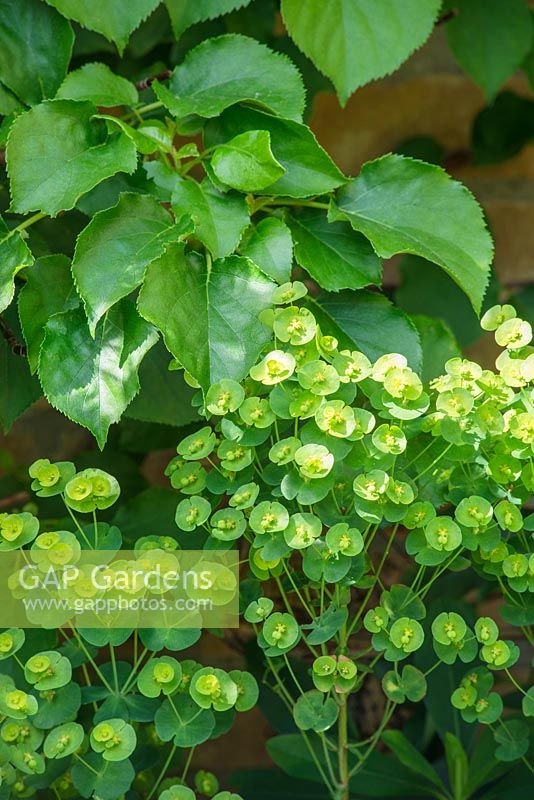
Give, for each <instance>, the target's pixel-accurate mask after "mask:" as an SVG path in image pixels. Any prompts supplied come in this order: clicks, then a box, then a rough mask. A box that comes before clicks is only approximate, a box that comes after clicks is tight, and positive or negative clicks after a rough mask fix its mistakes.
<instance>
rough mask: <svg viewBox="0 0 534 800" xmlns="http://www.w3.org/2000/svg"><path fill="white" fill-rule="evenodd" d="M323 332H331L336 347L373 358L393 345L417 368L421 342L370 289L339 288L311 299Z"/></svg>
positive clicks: (410, 326)
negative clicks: (338, 344) (332, 292)
mask: <svg viewBox="0 0 534 800" xmlns="http://www.w3.org/2000/svg"><path fill="white" fill-rule="evenodd" d="M312 311H313V313H314V314H317V318H318V321H319V324H320V326H321V331H322V333H323V334H328V335H331V336H335V337H336V339H338V340H339V343H340V349H342V348H349V349H350V350H354V349H356V350H361V351H362V352H363V353H365V355H366V356H368V358H370V359H372V360H373V361H374V360H376V359H377V358H379V357H380V356H383V355H385V354H386V353H390V352H391V350H392V347H393V349H394V350H395V352H397V353H401V354H402V355H404V356H406V358H407V359H408V362H409V364H410V366H411V367H412V369H415V370H420V368H421V361H422V352H421V343H420V341H419V336H418V333H417V330H416V328H415V326H414V325H413V323H412V322H411V321H410V320H409V318H408V317H407V316H405V315H404V314H403V313H402V311H399V309H398V308H395V306H393V305H392V304H391V303H390V302H389V300H388V299H387V298H386V297H384V296H383V295H380V294H374V293H372V292H365V291H360V292H349V291H346V292H340V294H338V295H323V296H322V297H320V298H319V299H318V300H316V301H312Z"/></svg>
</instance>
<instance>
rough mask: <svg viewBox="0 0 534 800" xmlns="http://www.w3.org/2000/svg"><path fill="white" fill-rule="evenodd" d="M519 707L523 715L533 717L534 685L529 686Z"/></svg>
mask: <svg viewBox="0 0 534 800" xmlns="http://www.w3.org/2000/svg"><path fill="white" fill-rule="evenodd" d="M521 709H522V711H523V714H524V715H525V717H534V686H531V687H530V689H529V690H528V691H527V693H526V694H525V695H523V700H522V702H521Z"/></svg>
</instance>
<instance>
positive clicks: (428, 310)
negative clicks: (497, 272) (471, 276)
mask: <svg viewBox="0 0 534 800" xmlns="http://www.w3.org/2000/svg"><path fill="white" fill-rule="evenodd" d="M400 272H401V278H402V282H401V285H400V286H399V288H398V289H397V291H396V293H395V302H396V304H397V305H398V307H399V308H402V310H403V311H405V312H406V313H407V314H423V315H425V316H428V317H432V318H433V319H438V320H442V321H443V322H444V323H445V324H446V325H447V327H448V328H450V329H451V331H452V332H453V334H454V336H455V337H456V339H457V340H458V342H459V343H460V344H461V345H462V347H466V346H467V345H470V344H472V343H473V342H475V341H476V340H477V339H479V338H480V336H481V330H480V324H479V321H478V318H477V315H476V314H475V312H474V310H473V306H472V305H471V303H470V302H469V299H468V298H467V297H466V295H465V294H464V293H463V292H462V290H461V289H460V287H459V286H458V285H457V284H456V283H455V282H454V281H453V280H452V279H451V278H449V276H448V275H447V273H446V272H444V271H443V270H442V269H441V268H440V267H438V266H437V265H436V264H432V262H430V261H427V260H426V259H424V258H418V256H410V255H408V256H404V258H403V259H402V261H401V264H400ZM498 288H499V287H498V286H497V282H496V280H495V276H494V275H493V273H492V275H491V276H490V282H489V285H488V289H487V292H486V295H485V297H484V302H483V304H482V311H485V310H487V309H488V308H490V307H491V306H492V305H494V304H495V303H497V302H498Z"/></svg>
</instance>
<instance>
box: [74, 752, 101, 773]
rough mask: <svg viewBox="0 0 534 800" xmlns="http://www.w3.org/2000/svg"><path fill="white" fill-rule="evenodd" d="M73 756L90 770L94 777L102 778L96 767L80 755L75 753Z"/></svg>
mask: <svg viewBox="0 0 534 800" xmlns="http://www.w3.org/2000/svg"><path fill="white" fill-rule="evenodd" d="M73 756H74V758H75V759H77V760H78V761H79V762H80V764H83V765H84V767H85V768H86V769H88V770H90V772H92V773H93V775H98V777H100V773H99V772H98V770H96V769H95V768H94V767H92V766H91V765H90V764H88V763H87V761H86V760H85V759H84V758H82V757H81V756H80V755H78V753H73Z"/></svg>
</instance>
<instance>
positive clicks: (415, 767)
mask: <svg viewBox="0 0 534 800" xmlns="http://www.w3.org/2000/svg"><path fill="white" fill-rule="evenodd" d="M382 741H383V742H385V743H386V745H387V746H388V747H389V749H390V750H391V751H392V752H393V753H394V754H395V755H396V756H397V758H398V759H399V761H400V762H401V764H404V766H405V767H408V769H410V770H412V771H413V772H416V773H417V774H418V775H422V776H423V777H424V778H426V779H427V780H428V781H429V782H430V783H432V784H433V785H434V786H437V787H438V788H439V789H441V790H442V791H443V793H444V794H446V792H447V790H446V789H445V786H444V785H443V781H442V780H441V778H440V777H439V775H438V773H437V772H436V770H435V769H434V767H433V766H432V764H430V763H429V762H428V761H427V760H426V758H425V757H424V756H423V755H421V753H420V752H419V750H418V749H417V748H416V747H414V745H413V744H412V743H411V742H410V740H409V739H407V738H406V736H405V735H404V734H403V733H402V732H401V731H384V733H383V734H382Z"/></svg>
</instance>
